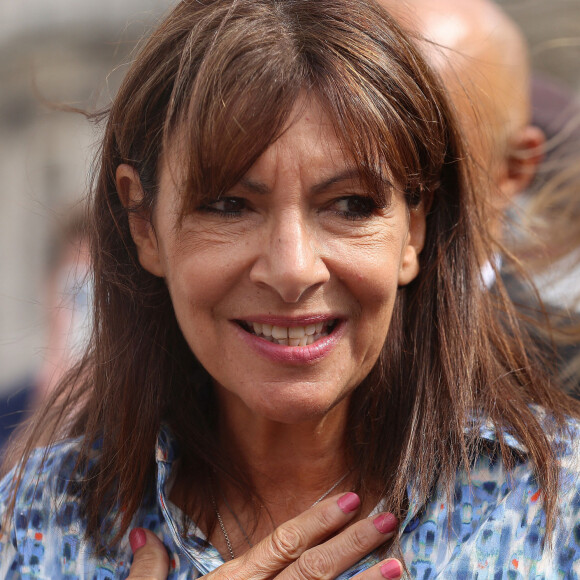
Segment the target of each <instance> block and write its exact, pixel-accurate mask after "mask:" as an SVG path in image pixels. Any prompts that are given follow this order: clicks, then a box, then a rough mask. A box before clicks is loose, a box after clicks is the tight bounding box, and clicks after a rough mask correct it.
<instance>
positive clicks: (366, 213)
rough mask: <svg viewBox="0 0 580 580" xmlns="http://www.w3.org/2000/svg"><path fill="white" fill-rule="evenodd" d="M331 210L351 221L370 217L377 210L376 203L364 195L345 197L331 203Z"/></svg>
mask: <svg viewBox="0 0 580 580" xmlns="http://www.w3.org/2000/svg"><path fill="white" fill-rule="evenodd" d="M331 207H332V210H333V211H335V212H336V213H337V214H339V215H341V216H343V217H345V218H347V219H352V220H358V219H364V218H368V217H371V216H372V215H373V213H374V212H375V211H376V209H377V204H376V202H375V201H374V200H373V199H372V198H371V197H368V196H366V195H347V196H345V197H341V198H340V199H337V200H335V201H334V202H333V203H332V206H331Z"/></svg>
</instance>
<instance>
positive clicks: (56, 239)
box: [0, 206, 92, 449]
mask: <svg viewBox="0 0 580 580" xmlns="http://www.w3.org/2000/svg"><path fill="white" fill-rule="evenodd" d="M87 225H88V224H87V219H86V216H85V210H84V209H83V208H82V207H78V206H76V207H74V208H73V209H72V210H71V211H69V212H67V213H66V215H65V217H64V218H63V219H60V220H58V222H57V224H56V225H55V228H54V232H53V235H52V240H51V244H50V246H49V251H48V257H47V274H46V281H45V286H44V291H43V293H42V296H43V299H42V301H43V306H44V311H45V316H46V328H47V332H46V334H47V336H46V343H45V347H44V348H43V350H42V351H41V356H42V362H41V364H40V367H39V368H38V370H37V371H36V372H33V373H31V374H29V375H27V376H25V377H23V378H22V379H21V380H19V381H18V382H17V383H16V384H14V385H12V386H7V387H6V388H5V392H6V395H4V397H2V398H1V399H0V449H1V448H2V447H4V445H5V444H6V443H7V441H8V439H9V438H10V436H11V434H12V432H13V431H14V429H15V428H16V427H17V426H18V425H19V424H20V423H21V422H22V420H24V419H25V418H26V417H27V416H28V415H29V414H31V413H32V412H33V411H34V409H36V408H38V407H39V406H40V405H41V404H42V403H43V402H44V401H45V400H46V398H47V397H48V395H49V394H50V393H51V392H52V390H53V388H54V387H55V386H56V385H57V384H58V383H59V382H60V380H61V379H62V377H63V376H64V374H65V373H66V372H67V371H68V370H69V369H70V368H71V367H72V366H74V364H75V363H76V362H77V361H78V359H79V357H80V356H81V354H82V352H83V349H84V348H85V347H86V345H87V342H88V339H89V335H90V327H91V325H90V316H89V313H90V309H91V302H92V280H91V277H90V274H89V272H90V255H89V246H88V232H87Z"/></svg>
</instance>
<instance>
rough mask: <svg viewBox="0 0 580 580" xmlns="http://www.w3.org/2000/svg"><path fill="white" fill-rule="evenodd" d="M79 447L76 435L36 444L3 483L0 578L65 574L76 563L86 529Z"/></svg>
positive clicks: (79, 442) (1, 493) (0, 487)
mask: <svg viewBox="0 0 580 580" xmlns="http://www.w3.org/2000/svg"><path fill="white" fill-rule="evenodd" d="M81 448H82V440H81V439H73V440H67V441H63V442H61V443H57V444H54V445H52V446H50V447H46V448H39V449H36V450H34V451H33V452H32V453H31V455H30V457H29V458H28V459H27V461H26V462H25V463H24V464H21V465H17V466H16V467H15V468H14V469H13V470H12V471H11V472H10V473H8V474H7V475H6V476H5V477H4V479H3V480H2V482H0V506H1V510H2V518H3V526H4V529H3V530H2V535H1V536H0V550H1V551H0V558H1V560H2V564H1V565H0V577H2V578H19V577H20V575H23V576H25V577H28V576H30V577H32V578H36V577H61V576H62V574H63V573H64V570H66V567H67V566H68V565H69V564H73V565H74V560H75V555H76V552H77V551H78V550H79V546H80V545H81V540H82V537H83V535H84V532H85V529H84V524H83V519H82V518H81V517H79V512H80V507H81V504H80V497H79V494H78V484H77V482H78V478H79V477H82V470H79V469H78V467H79V458H80V457H81V455H80V451H81ZM11 500H14V503H11ZM56 565H58V570H57V569H56V568H55V566H56ZM62 566H65V568H64V569H61V568H62Z"/></svg>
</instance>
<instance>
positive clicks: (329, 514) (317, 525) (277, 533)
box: [207, 493, 360, 580]
mask: <svg viewBox="0 0 580 580" xmlns="http://www.w3.org/2000/svg"><path fill="white" fill-rule="evenodd" d="M359 506H360V498H359V497H358V495H356V494H355V493H346V494H343V495H341V496H334V497H330V498H328V499H326V500H324V501H321V502H320V503H319V504H317V505H316V506H314V507H311V508H310V509H308V510H306V511H305V512H303V513H302V514H300V515H299V516H297V517H295V518H294V519H292V520H289V521H287V522H286V523H284V524H282V525H280V526H278V527H277V528H276V529H275V530H274V532H272V534H270V535H269V536H267V537H266V538H264V539H263V540H262V541H261V542H259V543H258V544H256V545H255V546H254V547H253V548H252V549H251V550H248V551H247V552H246V553H245V554H244V555H243V556H241V557H239V558H236V559H235V560H232V561H231V562H228V563H227V564H224V565H223V566H220V568H219V569H218V570H219V574H223V573H225V572H227V577H228V578H236V579H237V580H267V579H268V578H271V577H272V575H273V574H276V573H278V572H280V571H281V570H283V569H284V568H286V567H287V566H288V565H290V564H291V563H292V562H294V561H295V560H297V559H298V558H299V557H300V556H301V555H302V554H303V553H304V552H305V551H306V550H308V548H311V547H312V546H315V545H317V544H319V543H320V542H322V541H324V540H326V539H327V538H328V537H329V536H330V535H332V534H334V533H336V532H338V531H339V530H340V529H342V528H343V527H344V526H345V525H346V524H347V523H348V522H349V521H350V520H352V518H353V517H354V515H355V513H356V512H357V510H358V508H359ZM212 574H216V572H212V573H211V574H209V575H208V576H207V578H208V579H211V578H212ZM219 574H216V576H215V578H216V580H217V578H220V577H221V576H220V575H219Z"/></svg>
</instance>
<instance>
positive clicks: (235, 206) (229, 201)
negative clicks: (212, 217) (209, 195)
mask: <svg viewBox="0 0 580 580" xmlns="http://www.w3.org/2000/svg"><path fill="white" fill-rule="evenodd" d="M245 209H247V202H246V200H245V199H243V198H241V197H220V198H219V199H217V200H216V201H212V202H211V203H208V204H206V205H204V206H202V207H200V211H204V212H207V213H214V214H218V215H222V216H225V217H235V216H239V215H241V213H242V212H243V211H244V210H245Z"/></svg>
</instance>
